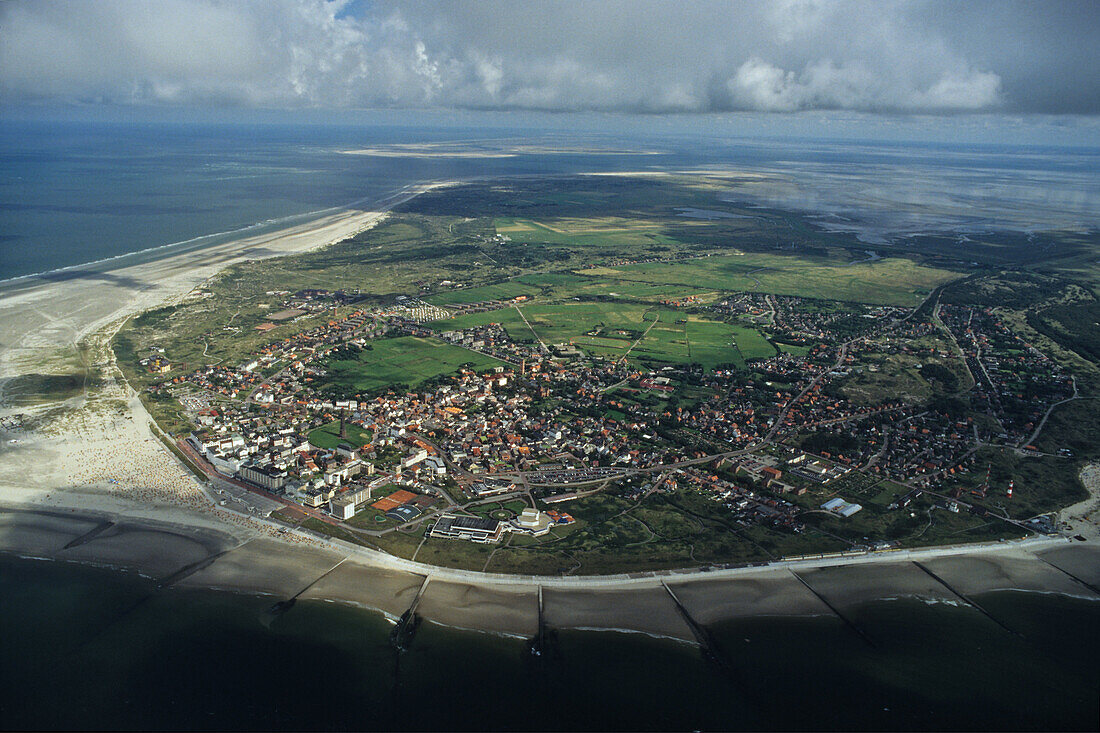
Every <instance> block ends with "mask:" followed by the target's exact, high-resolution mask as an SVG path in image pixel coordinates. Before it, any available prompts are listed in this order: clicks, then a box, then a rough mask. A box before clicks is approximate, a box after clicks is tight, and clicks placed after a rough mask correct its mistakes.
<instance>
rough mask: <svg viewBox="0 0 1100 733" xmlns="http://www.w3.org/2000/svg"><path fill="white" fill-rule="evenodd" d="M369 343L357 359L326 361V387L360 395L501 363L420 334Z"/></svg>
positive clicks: (358, 354)
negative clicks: (465, 367)
mask: <svg viewBox="0 0 1100 733" xmlns="http://www.w3.org/2000/svg"><path fill="white" fill-rule="evenodd" d="M369 346H370V348H367V349H363V350H361V351H359V352H358V353H357V355H356V358H354V359H346V358H345V359H330V360H328V361H326V362H325V369H327V370H328V374H327V376H326V380H325V382H326V388H331V389H332V390H334V391H335V392H337V393H341V394H344V393H346V394H356V393H360V392H369V391H371V390H374V389H378V388H380V387H386V386H389V385H394V384H404V385H408V386H410V387H415V386H416V385H418V384H421V383H422V382H425V381H427V380H429V379H434V378H435V377H438V376H440V375H443V374H450V373H453V372H456V371H457V370H458V369H459V368H460V367H462V366H469V367H470V368H472V369H487V368H490V367H494V366H497V365H499V364H500V361H498V360H497V359H494V358H492V357H491V356H485V355H484V354H479V353H476V352H473V351H469V350H467V349H463V348H461V347H459V346H453V345H451V344H448V343H446V342H444V341H439V340H437V339H432V338H421V337H418V336H397V337H395V338H384V339H376V340H374V341H372V342H371V343H370V344H369Z"/></svg>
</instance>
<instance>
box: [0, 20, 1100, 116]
mask: <svg viewBox="0 0 1100 733" xmlns="http://www.w3.org/2000/svg"><path fill="white" fill-rule="evenodd" d="M1094 11H1095V6H1094V5H1091V3H1088V2H1084V3H1076V2H1062V3H1028V2H1012V3H1008V2H1006V3H999V4H998V5H996V6H994V7H990V6H982V7H980V8H976V7H975V4H973V3H965V2H932V1H931V0H880V1H876V2H868V1H865V0H850V1H846V2H825V1H823V0H775V1H774V2H770V3H764V2H761V3H756V2H744V3H728V2H712V1H703V2H690V3H684V2H669V1H661V2H658V1H657V0H599V1H595V0H576V1H573V2H544V3H514V2H504V1H503V0H482V2H478V3H468V2H457V0H455V1H452V0H436V1H434V2H426V1H425V2H420V1H418V0H412V1H411V2H396V1H395V0H393V1H391V0H376V1H375V2H372V3H370V4H366V3H362V4H361V3H356V2H348V1H347V0H342V1H339V2H327V1H326V0H271V1H269V2H259V1H253V2H240V1H238V0H233V1H230V0H159V1H158V2H156V3H149V2H144V1H136V0H97V2H94V3H87V2H58V1H50V0H45V1H39V2H12V3H5V4H3V5H0V101H3V102H4V103H6V104H12V103H21V102H27V101H33V100H63V101H77V102H85V103H97V102H105V103H113V104H131V103H140V104H164V105H173V104H178V105H214V106H240V107H273V108H346V109H357V108H429V107H430V108H444V109H446V108H458V109H503V110H507V109H532V110H551V111H575V110H595V111H625V112H648V113H660V112H722V111H739V110H747V111H760V112H798V111H805V110H850V111H856V112H884V113H924V112H935V113H942V112H974V111H1002V112H1012V113H1031V112H1039V113H1053V114H1059V113H1065V112H1073V113H1084V114H1100V77H1098V75H1097V74H1095V72H1094V69H1095V68H1097V66H1098V62H1100V51H1098V50H1097V46H1098V44H1095V43H1094V42H1093V39H1094V38H1095V37H1096V34H1097V32H1098V31H1100V20H1098V17H1100V14H1098V13H1095V12H1094Z"/></svg>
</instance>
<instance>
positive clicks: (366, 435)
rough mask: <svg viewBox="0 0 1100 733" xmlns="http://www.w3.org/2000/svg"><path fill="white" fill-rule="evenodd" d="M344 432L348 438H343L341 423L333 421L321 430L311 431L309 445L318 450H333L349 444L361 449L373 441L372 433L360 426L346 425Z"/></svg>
mask: <svg viewBox="0 0 1100 733" xmlns="http://www.w3.org/2000/svg"><path fill="white" fill-rule="evenodd" d="M344 432H345V433H346V435H347V437H346V438H341V437H340V421H339V420H333V421H332V422H330V423H328V424H327V425H322V426H321V427H319V428H316V429H314V430H311V431H309V443H310V445H312V446H314V447H317V448H325V449H328V450H331V449H333V448H335V447H336V446H338V445H340V444H341V443H347V444H348V445H350V446H352V447H354V448H359V447H361V446H364V445H366V444H367V443H369V442H370V441H371V432H370V431H369V430H364V429H363V428H361V427H359V426H358V425H352V424H351V423H345V425H344Z"/></svg>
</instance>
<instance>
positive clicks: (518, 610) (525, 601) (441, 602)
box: [417, 580, 539, 638]
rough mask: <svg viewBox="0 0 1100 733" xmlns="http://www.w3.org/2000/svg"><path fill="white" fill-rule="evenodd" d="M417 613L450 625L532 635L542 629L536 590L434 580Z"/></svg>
mask: <svg viewBox="0 0 1100 733" xmlns="http://www.w3.org/2000/svg"><path fill="white" fill-rule="evenodd" d="M417 613H419V614H420V615H421V616H423V617H424V618H426V619H429V620H431V621H436V622H437V623H441V624H445V625H447V626H454V627H458V628H463V629H475V630H478V631H494V632H497V633H500V634H512V635H515V636H523V637H528V638H529V637H533V636H534V635H535V634H536V633H537V632H538V626H539V599H538V593H537V592H536V591H535V590H534V589H528V590H521V589H506V588H500V587H483V586H477V585H470V584H468V583H452V582H447V581H442V580H433V581H431V582H430V583H428V585H427V587H426V588H425V589H424V594H423V596H421V598H420V603H419V605H418V606H417Z"/></svg>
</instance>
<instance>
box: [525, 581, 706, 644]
mask: <svg viewBox="0 0 1100 733" xmlns="http://www.w3.org/2000/svg"><path fill="white" fill-rule="evenodd" d="M542 603H543V618H544V619H545V621H546V623H547V624H549V625H550V626H553V627H555V628H559V629H621V630H627V631H640V632H642V633H644V634H650V635H653V636H665V637H669V638H672V639H683V640H684V641H694V640H695V636H694V634H692V632H691V629H690V628H689V627H688V625H687V623H686V622H685V621H684V619H683V618H682V617H681V616H680V612H679V611H677V610H676V604H674V603H673V602H672V598H670V597H669V595H668V591H666V590H665V589H664V588H662V587H660V586H657V587H645V588H629V589H626V590H613V589H606V590H605V589H599V590H568V589H564V588H543V591H542Z"/></svg>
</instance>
